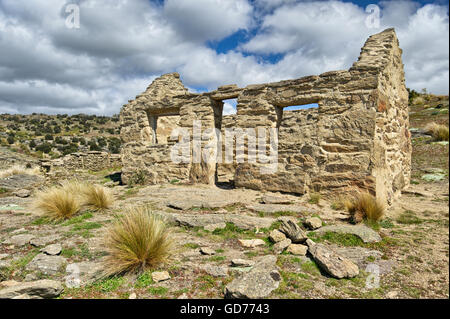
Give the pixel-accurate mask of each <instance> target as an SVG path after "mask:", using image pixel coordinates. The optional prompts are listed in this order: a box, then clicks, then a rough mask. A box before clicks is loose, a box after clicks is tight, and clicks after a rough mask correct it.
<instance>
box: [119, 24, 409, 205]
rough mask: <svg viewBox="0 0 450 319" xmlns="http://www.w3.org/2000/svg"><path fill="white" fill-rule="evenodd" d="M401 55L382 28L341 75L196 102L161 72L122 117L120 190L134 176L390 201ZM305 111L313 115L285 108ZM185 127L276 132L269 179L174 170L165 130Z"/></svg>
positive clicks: (238, 167)
mask: <svg viewBox="0 0 450 319" xmlns="http://www.w3.org/2000/svg"><path fill="white" fill-rule="evenodd" d="M401 55H402V50H401V49H400V48H399V43H398V39H397V36H396V33H395V31H394V29H387V30H385V31H383V32H381V33H378V34H375V35H372V36H371V37H369V39H368V40H367V41H366V43H365V45H364V47H363V48H362V50H361V54H360V56H359V58H358V61H357V62H355V63H354V64H353V66H352V67H351V68H350V69H349V70H342V71H331V72H326V73H323V74H320V75H312V76H306V77H302V78H299V79H295V80H286V81H280V82H274V83H266V84H257V85H248V86H247V87H244V88H239V87H238V86H236V85H225V86H222V87H219V88H218V89H217V90H215V91H212V92H207V93H199V94H194V93H190V92H188V90H187V89H186V88H185V87H184V85H183V83H182V82H181V80H180V77H179V75H178V74H177V73H171V74H165V75H163V76H161V77H159V78H157V79H156V80H154V81H153V83H152V84H151V85H150V86H149V87H148V88H147V90H146V91H145V92H144V93H142V94H140V95H138V96H137V97H136V99H135V100H132V101H129V103H128V104H127V105H125V106H124V107H123V108H122V110H121V113H120V120H121V138H122V140H123V143H124V144H123V147H122V151H121V157H122V165H123V170H122V179H123V181H124V182H125V183H127V182H128V181H130V179H131V178H133V176H134V174H136V173H138V172H140V173H141V174H145V176H146V177H147V178H146V182H147V183H149V184H156V183H167V182H170V181H173V180H179V181H190V182H192V183H204V184H214V183H216V182H217V181H234V185H235V186H236V187H245V188H251V189H259V190H268V191H282V192H289V193H296V194H305V193H308V192H311V191H320V192H323V193H329V194H331V193H332V194H338V193H341V192H348V191H354V190H355V189H361V190H368V191H370V192H371V193H372V194H375V195H376V197H377V198H379V199H380V200H382V201H384V202H387V203H392V201H393V199H395V197H396V196H397V195H398V194H400V191H401V190H402V189H403V188H405V187H406V186H407V185H408V184H409V180H410V167H411V139H410V133H409V130H408V128H409V117H408V93H407V90H406V87H405V79H404V71H403V64H402V58H401ZM211 71H212V72H213V70H211ZM232 98H237V114H235V115H228V116H223V115H222V113H223V105H224V103H223V101H224V100H227V99H232ZM311 103H317V104H318V108H310V109H300V110H293V111H286V110H284V108H286V107H288V106H297V105H305V104H311ZM194 120H201V121H202V122H201V123H202V129H205V128H218V129H221V130H222V131H223V130H224V128H226V127H238V128H256V127H267V128H277V129H278V141H279V144H278V164H277V165H278V167H277V170H276V172H275V173H273V174H261V170H260V169H259V167H258V166H259V165H261V164H259V163H248V162H244V163H237V162H236V161H234V162H233V163H231V164H225V163H224V164H222V163H218V164H215V163H209V162H201V163H192V162H190V163H178V164H177V163H174V162H173V161H172V160H171V157H170V150H171V147H172V146H173V145H174V144H175V143H177V142H178V140H172V139H171V138H170V132H171V130H172V129H173V128H176V127H179V128H186V129H188V130H192V127H193V121H194ZM207 142H208V141H207V140H205V141H203V140H202V144H206V143H207ZM268 144H269V142H268ZM267 146H268V149H269V147H270V145H267Z"/></svg>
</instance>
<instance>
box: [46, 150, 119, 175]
mask: <svg viewBox="0 0 450 319" xmlns="http://www.w3.org/2000/svg"><path fill="white" fill-rule="evenodd" d="M121 166H122V160H121V156H120V155H119V154H110V153H108V152H100V151H90V152H86V153H81V152H77V153H72V154H68V155H66V156H64V157H62V158H58V159H54V160H43V161H41V167H42V168H43V170H44V171H45V172H47V173H49V174H52V173H57V172H68V173H69V172H73V171H76V170H90V171H93V172H98V171H102V170H104V169H110V168H119V167H121Z"/></svg>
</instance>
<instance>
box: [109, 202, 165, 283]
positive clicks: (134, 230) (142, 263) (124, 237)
mask: <svg viewBox="0 0 450 319" xmlns="http://www.w3.org/2000/svg"><path fill="white" fill-rule="evenodd" d="M105 244H106V247H107V251H108V253H109V255H108V256H107V257H106V259H105V269H107V271H106V272H107V275H115V274H123V273H127V272H142V271H144V270H146V269H148V268H154V267H157V266H158V265H160V264H161V263H164V262H167V261H168V260H169V258H170V255H171V254H172V253H173V249H174V243H173V241H172V239H171V238H170V232H168V230H167V226H166V224H165V222H164V221H163V220H162V219H161V217H159V216H157V215H155V214H153V213H151V212H150V210H149V208H148V207H135V208H130V209H128V210H126V211H125V214H124V215H123V216H119V217H118V218H117V219H116V220H115V221H114V222H113V223H112V224H111V225H110V227H109V228H108V230H107V233H106V237H105Z"/></svg>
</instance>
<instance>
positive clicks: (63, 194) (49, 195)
mask: <svg viewBox="0 0 450 319" xmlns="http://www.w3.org/2000/svg"><path fill="white" fill-rule="evenodd" d="M32 205H33V208H35V209H36V210H37V211H38V212H40V213H41V215H43V216H45V217H48V218H49V219H51V220H62V219H68V218H71V217H72V216H74V215H75V214H76V213H78V212H79V211H80V208H81V206H80V203H79V201H78V200H77V198H76V197H75V196H74V195H73V194H72V193H70V192H68V191H67V190H65V189H64V188H63V187H60V186H54V187H52V188H49V189H46V190H43V191H39V192H38V193H37V194H36V197H35V200H34V202H33V204H32Z"/></svg>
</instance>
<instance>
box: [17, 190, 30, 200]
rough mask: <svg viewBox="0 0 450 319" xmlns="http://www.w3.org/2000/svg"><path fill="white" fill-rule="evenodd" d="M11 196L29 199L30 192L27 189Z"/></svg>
mask: <svg viewBox="0 0 450 319" xmlns="http://www.w3.org/2000/svg"><path fill="white" fill-rule="evenodd" d="M13 194H14V195H15V196H17V197H20V198H26V197H30V195H31V191H29V190H28V189H20V190H18V191H15V192H14V193H13Z"/></svg>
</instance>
